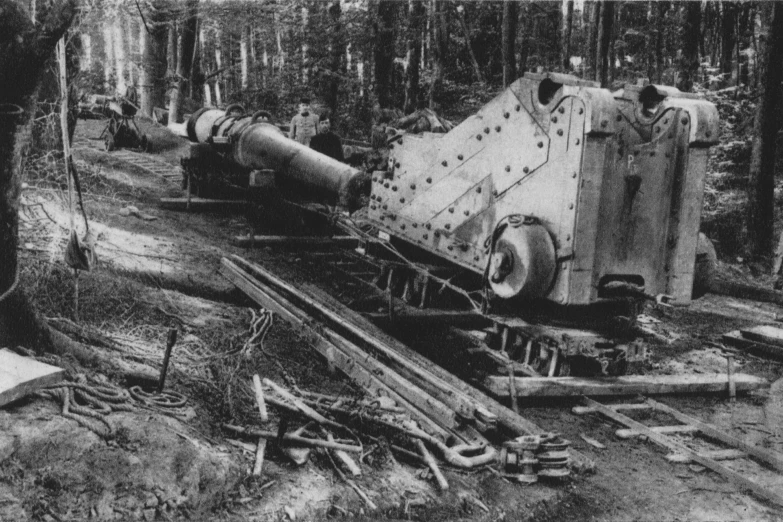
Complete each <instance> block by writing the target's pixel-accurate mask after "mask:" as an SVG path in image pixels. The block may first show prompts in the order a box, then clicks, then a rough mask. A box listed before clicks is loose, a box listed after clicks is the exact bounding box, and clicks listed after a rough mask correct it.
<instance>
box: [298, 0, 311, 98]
mask: <svg viewBox="0 0 783 522" xmlns="http://www.w3.org/2000/svg"><path fill="white" fill-rule="evenodd" d="M309 18H310V13H309V11H308V9H307V7H305V6H302V25H301V35H300V37H301V39H302V84H304V85H307V82H308V81H309V78H310V63H309V60H308V56H307V52H308V47H307V36H308V35H309V34H310V31H308V30H307V25H308V23H309Z"/></svg>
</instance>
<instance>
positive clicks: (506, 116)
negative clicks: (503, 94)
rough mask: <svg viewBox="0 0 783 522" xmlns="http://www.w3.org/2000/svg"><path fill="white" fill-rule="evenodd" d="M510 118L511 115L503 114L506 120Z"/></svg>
mask: <svg viewBox="0 0 783 522" xmlns="http://www.w3.org/2000/svg"><path fill="white" fill-rule="evenodd" d="M509 116H511V115H510V114H509V113H507V112H504V113H503V117H504V118H506V119H508V117H509Z"/></svg>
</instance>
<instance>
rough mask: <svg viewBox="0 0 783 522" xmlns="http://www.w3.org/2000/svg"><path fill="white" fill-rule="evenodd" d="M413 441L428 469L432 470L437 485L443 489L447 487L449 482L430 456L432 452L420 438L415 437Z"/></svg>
mask: <svg viewBox="0 0 783 522" xmlns="http://www.w3.org/2000/svg"><path fill="white" fill-rule="evenodd" d="M415 442H416V446H418V448H419V452H420V453H421V456H422V457H423V458H424V462H426V463H427V466H429V468H430V471H432V474H433V475H434V476H435V480H437V481H438V487H440V489H441V490H443V491H446V490H447V489H449V483H448V482H447V481H446V477H444V476H443V473H441V471H440V468H439V467H438V463H437V462H435V457H433V456H432V453H430V452H429V450H428V449H427V446H425V445H424V443H423V442H422V441H421V439H416V441H415Z"/></svg>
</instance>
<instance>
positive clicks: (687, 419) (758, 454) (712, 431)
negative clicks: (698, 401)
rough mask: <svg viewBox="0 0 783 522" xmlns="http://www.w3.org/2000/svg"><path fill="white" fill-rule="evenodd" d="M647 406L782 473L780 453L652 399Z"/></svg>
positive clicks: (782, 463) (782, 459)
mask: <svg viewBox="0 0 783 522" xmlns="http://www.w3.org/2000/svg"><path fill="white" fill-rule="evenodd" d="M647 404H649V405H650V406H652V407H653V408H655V409H656V410H658V411H663V412H666V413H668V414H669V415H671V416H672V417H674V418H675V419H677V420H678V421H680V422H683V423H685V424H689V425H691V426H696V427H697V428H699V431H701V432H702V433H704V434H705V435H707V436H708V437H710V438H713V439H715V440H719V441H721V442H722V443H724V444H726V445H729V446H732V447H733V448H736V449H738V450H741V451H743V452H745V453H747V454H748V455H751V456H753V457H755V458H757V459H759V460H761V461H764V462H766V463H767V464H769V465H770V466H772V467H773V468H775V469H776V470H778V471H783V455H782V454H780V453H777V452H775V451H772V450H768V449H766V448H760V447H758V446H754V445H752V444H748V443H746V442H744V441H742V440H740V439H738V438H737V437H734V436H732V435H729V434H728V433H726V431H725V430H722V429H720V428H718V427H716V426H714V425H712V424H707V423H706V422H702V421H700V420H699V419H696V418H694V417H691V416H690V415H686V414H685V413H682V412H681V411H678V410H675V409H674V408H672V407H670V406H667V405H666V404H663V403H660V402H657V401H654V400H652V399H647Z"/></svg>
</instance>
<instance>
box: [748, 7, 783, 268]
mask: <svg viewBox="0 0 783 522" xmlns="http://www.w3.org/2000/svg"><path fill="white" fill-rule="evenodd" d="M767 34H768V36H767V43H766V50H765V53H764V61H765V70H764V71H763V76H762V78H763V79H762V85H763V88H764V91H763V93H762V94H761V100H760V101H759V104H758V108H757V110H756V121H755V140H754V142H753V152H752V155H751V163H750V180H749V184H748V213H747V219H748V223H747V231H748V248H749V251H750V255H751V257H752V258H754V259H756V260H765V261H769V259H770V257H771V255H772V245H773V228H774V218H775V151H776V141H777V131H778V124H777V112H778V106H779V102H780V97H781V93H780V83H781V81H783V67H781V65H780V57H781V55H783V3H780V2H775V3H774V6H773V8H772V23H771V24H770V27H769V31H768V32H767Z"/></svg>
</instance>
